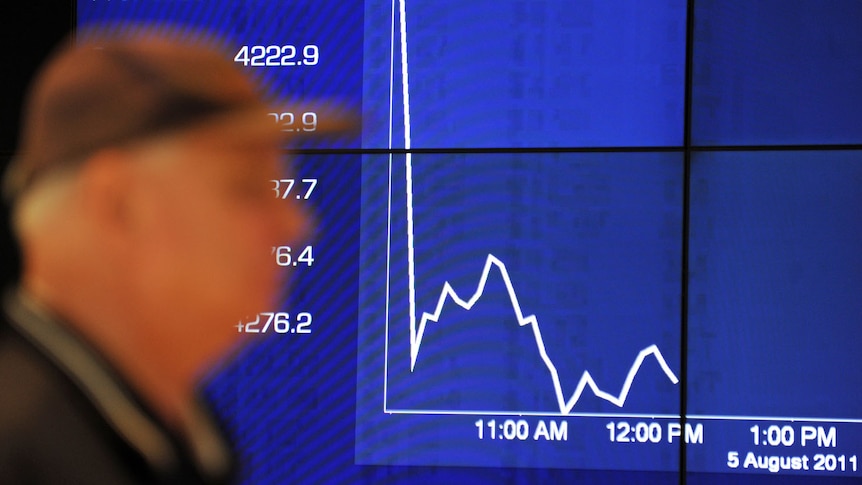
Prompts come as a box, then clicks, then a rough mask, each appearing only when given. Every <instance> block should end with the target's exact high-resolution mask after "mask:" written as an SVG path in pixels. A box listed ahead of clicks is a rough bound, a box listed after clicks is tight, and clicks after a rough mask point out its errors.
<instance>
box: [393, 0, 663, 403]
mask: <svg viewBox="0 0 862 485" xmlns="http://www.w3.org/2000/svg"><path fill="white" fill-rule="evenodd" d="M397 3H398V4H397V7H396V4H395V0H393V3H392V16H393V18H392V37H391V38H392V40H393V43H392V49H391V51H390V70H391V71H392V72H394V71H395V62H396V51H395V42H394V39H395V35H396V20H395V14H396V11H397V13H398V23H397V31H398V32H397V33H398V38H399V49H398V50H399V54H400V56H399V57H400V58H399V59H398V60H399V61H400V74H401V93H400V94H401V109H402V113H401V115H402V120H403V126H402V127H401V128H402V129H403V143H404V148H405V149H406V150H407V152H406V153H405V154H404V178H403V181H404V186H403V187H404V189H403V192H402V195H403V197H404V206H405V212H404V214H403V215H404V221H405V222H406V228H405V230H406V243H407V244H406V247H405V250H406V253H407V267H406V272H407V279H408V281H407V288H406V290H407V303H408V306H409V309H408V312H407V313H408V315H407V316H408V318H409V354H410V357H409V359H410V373H411V374H412V373H413V372H414V371H415V369H416V365H417V361H418V359H419V354H420V349H421V347H422V343H423V339H424V337H425V331H426V329H427V326H428V323H429V322H435V323H436V322H438V321H439V319H440V317H441V314H442V312H443V307H444V305H445V303H446V302H447V301H449V300H452V301H453V302H454V303H455V304H457V305H458V306H459V307H461V308H462V309H464V310H466V311H470V310H471V309H472V308H473V307H474V305H475V304H476V303H477V302H478V301H479V300H480V298H481V297H482V296H483V294H484V291H485V287H486V284H487V282H488V279H489V276H490V274H491V271H492V270H494V269H496V270H497V271H498V272H499V274H500V277H501V278H502V279H503V282H504V284H505V288H506V293H507V295H508V299H509V302H510V304H511V306H512V309H513V311H514V313H515V317H516V318H517V323H518V325H519V326H520V327H525V326H527V325H529V326H530V328H531V331H532V336H533V338H534V343H535V348H536V351H537V352H538V355H539V356H540V358H541V362H542V363H543V365H544V367H545V369H546V371H547V373H548V374H549V376H550V378H551V381H552V383H553V395H554V399H555V402H556V406H557V408H558V409H559V412H560V413H562V414H570V413H571V412H572V410H573V408H574V407H575V405H576V404H577V403H578V402H579V400H580V399H581V397H582V395H583V393H584V391H585V390H587V389H589V390H590V391H591V392H592V394H593V395H595V396H596V397H598V398H600V399H602V400H604V401H607V402H609V403H611V404H613V405H615V406H617V407H623V405H624V404H625V402H626V400H627V398H628V396H629V392H630V390H631V387H632V385H633V383H634V380H635V377H636V376H637V375H638V372H639V371H640V369H641V366H642V365H643V364H644V362H645V360H646V359H647V358H649V357H652V358H654V360H655V361H656V362H657V363H658V365H659V367H660V368H661V370H662V372H663V373H664V376H665V377H666V378H667V379H668V380H669V381H670V382H671V383H672V384H677V383H678V378H677V376H676V374H675V373H674V372H673V371H672V370H671V368H670V366H669V365H668V363H667V361H666V360H665V357H664V356H663V355H662V353H661V351H660V350H659V347H658V345H656V344H654V343H652V344H650V345H648V346H646V347H645V348H642V349H640V351H639V352H638V354H637V356H636V357H635V359H634V362H633V363H632V365H631V367H629V369H628V371H627V374H626V377H625V379H624V381H623V384H622V387H621V388H620V390H619V392H618V393H616V394H614V393H611V392H608V391H606V390H603V389H602V388H600V387H599V385H598V383H597V382H596V379H595V378H594V377H593V375H592V374H591V373H590V372H589V370H585V371H583V373H582V374H581V375H580V378H579V380H578V383H577V386H576V387H575V390H574V392H573V393H572V394H571V395H570V396H569V397H568V399H567V398H566V396H565V392H564V391H563V384H562V379H561V377H560V372H559V370H558V366H557V365H556V364H555V363H554V361H553V360H552V358H551V357H550V356H549V353H548V351H547V348H546V345H545V341H544V338H543V335H542V331H541V329H540V326H539V322H538V319H537V317H536V316H535V315H532V314H531V315H527V316H525V315H524V314H523V311H522V308H521V304H520V301H519V299H518V296H517V294H516V292H515V289H514V285H513V283H512V280H511V278H510V275H509V271H508V269H507V267H506V265H505V263H504V262H503V260H502V259H500V258H498V257H497V256H496V255H494V254H491V253H490V252H488V253H487V258H486V261H485V266H484V269H483V270H482V274H481V276H480V278H479V283H478V285H477V287H476V290H475V291H474V293H473V294H472V295H471V296H470V297H469V298H468V299H464V298H462V297H461V296H459V294H458V293H457V292H456V291H455V290H454V288H453V287H452V285H450V283H449V281H448V280H447V281H446V282H445V284H444V286H443V289H442V291H441V292H440V294H439V297H438V298H437V302H436V307H435V309H434V311H433V312H432V313H428V312H423V313H422V315H421V319H420V318H419V317H418V314H419V310H418V308H417V294H416V293H417V291H416V287H417V277H416V272H417V270H416V266H417V265H416V249H415V248H416V245H417V241H416V228H415V220H414V212H415V211H414V170H413V169H414V167H413V154H412V153H411V152H410V151H409V150H410V149H411V146H412V141H411V137H412V129H411V106H410V83H409V67H408V66H409V63H408V58H409V56H408V29H407V27H408V23H407V8H406V7H407V6H406V0H397ZM393 92H394V86H393V85H390V100H391V101H394V99H392V98H393V96H392V95H393ZM391 101H390V123H389V130H390V148H391V145H392V129H393V121H394V118H393V116H392V106H393V105H392V103H391ZM393 163H394V161H393V157H392V156H391V155H390V156H389V171H388V173H389V182H388V190H389V197H388V202H387V220H388V223H387V228H386V232H387V242H386V247H387V249H386V251H387V276H386V295H387V296H386V305H387V308H388V307H389V305H390V290H391V288H390V284H391V281H390V279H391V277H392V275H391V262H390V256H391V252H392V246H391V242H392V239H391V238H392V231H393V227H392V218H393V201H392V199H393V194H392V191H393V180H392V177H393V167H392V165H393ZM402 234H403V233H402ZM390 323H391V318H390V315H389V312H387V314H386V340H385V353H386V356H385V364H384V367H385V368H386V369H387V370H386V373H387V378H386V379H384V386H383V390H384V408H386V407H387V402H388V401H387V398H388V396H387V393H388V390H389V383H388V369H389V365H390V362H389V351H390V341H389V333H390V332H389V327H390Z"/></svg>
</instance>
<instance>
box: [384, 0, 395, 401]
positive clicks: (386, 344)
mask: <svg viewBox="0 0 862 485" xmlns="http://www.w3.org/2000/svg"><path fill="white" fill-rule="evenodd" d="M390 15H391V17H390V19H389V28H390V35H389V182H388V192H387V202H386V295H385V297H384V298H385V299H386V306H385V308H386V315H384V322H385V325H384V328H385V332H384V335H383V412H384V413H385V412H386V410H387V409H388V408H389V400H388V397H389V292H390V284H391V281H390V278H391V274H392V269H391V257H390V256H391V254H392V130H393V126H392V122H393V119H392V117H393V112H394V109H395V108H394V106H393V103H394V100H395V0H392V9H391V12H390Z"/></svg>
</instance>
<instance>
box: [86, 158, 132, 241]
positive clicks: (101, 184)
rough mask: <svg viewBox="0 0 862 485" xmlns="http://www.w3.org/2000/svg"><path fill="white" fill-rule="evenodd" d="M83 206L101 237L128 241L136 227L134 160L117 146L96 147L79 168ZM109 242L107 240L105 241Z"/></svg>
mask: <svg viewBox="0 0 862 485" xmlns="http://www.w3.org/2000/svg"><path fill="white" fill-rule="evenodd" d="M80 170H81V171H80V175H79V179H78V180H79V182H80V192H79V194H80V197H81V201H82V204H83V209H84V210H85V211H86V213H87V215H88V217H89V218H90V220H91V221H92V222H93V223H94V224H96V225H97V227H96V228H95V229H96V230H97V231H98V233H99V234H100V236H101V237H107V238H109V239H110V240H111V241H113V242H118V243H122V244H127V243H128V242H129V241H128V239H127V238H128V237H129V236H130V235H131V232H130V231H134V229H135V224H136V221H135V212H136V209H135V193H136V192H137V191H136V190H135V187H134V185H133V184H134V182H135V180H134V176H133V160H131V156H130V154H129V153H127V152H125V151H123V150H120V149H113V148H109V149H103V150H99V151H97V152H96V153H94V154H93V155H91V156H90V157H88V158H87V160H85V161H84V162H83V165H82V166H81V169H80ZM105 242H108V241H105Z"/></svg>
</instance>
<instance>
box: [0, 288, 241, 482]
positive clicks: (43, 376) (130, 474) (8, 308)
mask: <svg viewBox="0 0 862 485" xmlns="http://www.w3.org/2000/svg"><path fill="white" fill-rule="evenodd" d="M199 414H200V416H201V420H200V426H196V430H197V432H196V433H194V436H191V437H190V438H189V439H186V440H180V439H178V437H177V436H175V435H173V434H172V433H171V432H170V431H169V430H168V429H167V427H166V426H164V424H163V423H161V422H160V421H159V419H157V418H156V417H155V415H154V414H153V413H152V412H151V411H149V410H148V409H147V408H146V406H144V405H143V404H142V402H141V401H140V399H139V398H138V397H137V396H136V395H135V393H134V392H133V391H132V390H131V389H130V388H129V386H128V385H127V384H126V383H124V382H123V380H122V379H121V378H120V377H119V375H118V374H117V373H116V372H115V371H114V370H113V369H112V368H111V367H110V366H109V365H107V363H106V362H105V361H104V360H103V359H102V358H100V357H99V355H98V354H97V353H96V352H94V351H93V350H92V349H91V348H90V347H89V346H87V345H86V343H84V342H83V341H82V340H81V339H80V338H78V337H76V336H75V335H74V334H73V333H71V332H70V331H69V330H67V326H65V325H63V324H61V323H59V322H58V321H57V319H56V318H54V317H53V316H52V315H50V314H48V313H47V312H45V311H44V309H42V308H40V307H39V306H38V305H37V304H35V303H34V302H32V301H31V300H29V299H27V298H26V297H24V296H21V295H17V294H12V293H9V294H7V295H6V297H5V298H4V301H3V311H2V314H0V483H2V484H18V483H21V484H57V483H63V484H112V485H122V484H139V483H148V484H150V483H154V484H163V483H164V484H169V483H170V484H173V483H177V484H178V483H182V484H196V483H203V484H207V483H227V482H228V481H229V479H230V477H231V476H232V472H233V468H234V467H233V461H232V459H231V455H230V452H229V447H228V446H227V445H226V441H225V440H224V439H223V437H222V435H221V434H220V432H219V431H218V428H217V427H216V426H214V425H213V424H212V421H210V420H209V419H208V418H205V416H206V414H205V413H203V412H202V413H199ZM193 450H196V451H193Z"/></svg>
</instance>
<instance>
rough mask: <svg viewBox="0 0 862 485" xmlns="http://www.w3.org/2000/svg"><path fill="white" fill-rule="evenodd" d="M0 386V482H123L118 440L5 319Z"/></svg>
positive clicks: (1, 327)
mask: <svg viewBox="0 0 862 485" xmlns="http://www.w3.org/2000/svg"><path fill="white" fill-rule="evenodd" d="M0 389H3V392H2V394H0V482H3V483H6V480H11V481H12V483H14V482H15V481H16V480H22V481H27V482H28V483H29V482H33V483H51V481H52V480H53V479H54V478H56V479H58V480H61V481H63V482H66V481H68V483H109V481H116V480H118V481H117V483H126V482H124V481H123V479H122V477H123V476H124V475H126V472H124V471H123V470H121V469H120V468H119V467H117V466H116V465H115V463H116V458H117V454H118V453H122V451H121V450H122V443H121V442H120V441H119V440H118V439H117V438H116V437H115V436H113V434H112V432H111V430H110V429H109V427H108V426H107V425H106V424H104V422H103V421H102V420H101V419H100V418H99V416H98V413H97V412H96V411H95V410H94V409H92V406H91V405H89V404H88V402H87V400H86V398H85V396H84V395H83V394H82V393H81V391H80V390H79V389H78V388H76V387H75V385H74V383H73V382H71V381H70V380H69V379H68V378H67V377H65V376H64V375H63V374H62V373H61V372H60V371H59V370H58V369H56V367H54V366H53V365H52V364H51V362H50V361H49V360H48V359H47V358H45V357H44V356H42V355H41V354H40V352H39V351H38V350H37V349H36V348H35V347H33V346H32V345H31V344H30V343H29V342H27V341H26V340H25V339H24V338H22V337H21V336H19V335H17V334H16V333H15V332H14V331H13V330H11V329H10V328H9V326H8V325H6V322H2V323H0ZM94 465H95V466H94Z"/></svg>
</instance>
